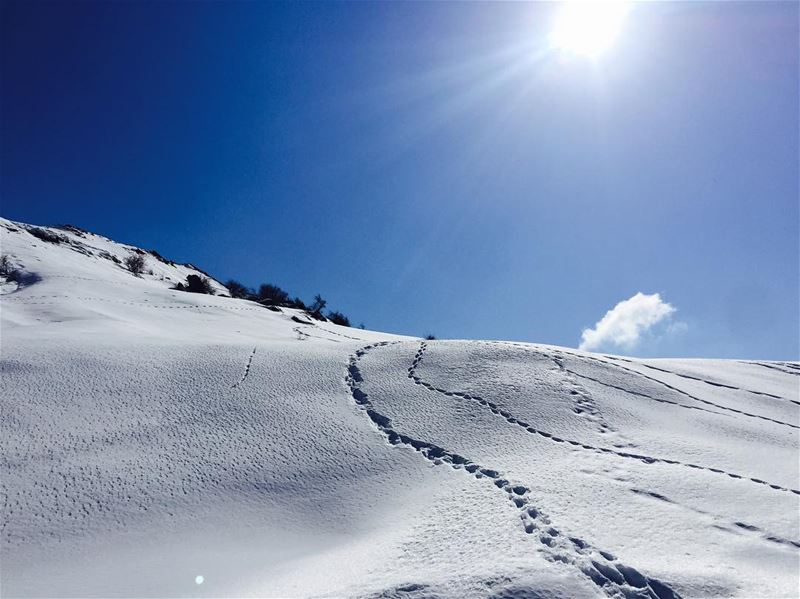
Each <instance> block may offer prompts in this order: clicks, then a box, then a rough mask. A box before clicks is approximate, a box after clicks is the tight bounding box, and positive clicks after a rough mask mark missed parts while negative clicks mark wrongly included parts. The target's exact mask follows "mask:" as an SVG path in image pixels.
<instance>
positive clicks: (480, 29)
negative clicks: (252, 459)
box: [0, 2, 800, 359]
mask: <svg viewBox="0 0 800 599" xmlns="http://www.w3.org/2000/svg"><path fill="white" fill-rule="evenodd" d="M558 9H559V6H558V5H557V4H551V3H539V4H525V3H509V4H497V3H492V4H488V3H469V4H465V3H345V2H343V3H325V4H318V3H311V2H305V3H291V4H288V3H287V4H278V3H179V2H172V3H144V2H142V3H102V4H93V3H55V4H40V3H31V2H26V3H12V2H4V3H3V4H2V12H3V15H2V24H0V27H2V36H1V37H2V41H1V42H0V43H1V44H2V114H1V115H0V136H1V137H2V148H1V149H0V151H1V152H2V154H1V158H2V173H1V176H2V179H0V185H1V190H2V209H1V212H2V215H3V216H5V217H7V218H12V219H16V220H22V221H26V222H33V223H37V224H49V223H66V222H68V223H74V224H78V225H80V226H83V227H85V228H87V229H90V230H92V231H96V232H99V233H102V234H105V235H108V236H110V237H112V238H115V239H118V240H121V241H126V242H129V243H133V244H136V245H140V246H144V247H148V248H151V247H152V248H156V249H158V250H159V251H160V252H161V253H162V254H164V255H166V256H169V257H171V258H173V259H178V260H182V261H183V260H185V261H191V262H193V263H196V264H199V265H201V266H202V267H204V268H206V270H208V271H209V272H211V273H212V274H213V275H215V276H216V277H218V278H221V279H226V278H229V277H235V278H237V279H239V280H241V281H242V282H244V283H246V284H250V285H256V284H258V283H260V282H264V281H268V282H273V283H276V284H279V285H281V286H283V287H285V288H286V289H287V290H289V291H290V292H291V293H293V294H297V295H300V296H302V297H304V298H307V299H310V298H311V297H312V296H313V295H314V294H315V293H322V294H323V295H324V296H325V297H326V298H327V299H328V302H329V305H330V306H331V307H333V308H335V309H339V310H341V311H343V312H345V313H346V314H348V315H349V316H350V317H351V318H352V319H353V320H354V321H355V322H356V323H358V322H363V323H365V324H366V325H367V326H368V327H369V328H375V329H380V330H387V331H396V332H402V333H410V334H425V333H428V332H431V333H434V334H436V335H437V336H439V337H456V338H494V339H521V340H528V341H536V342H543V343H552V344H559V345H566V346H571V347H576V346H578V345H579V344H580V343H581V335H582V332H583V331H584V329H586V328H590V327H594V326H595V323H597V322H598V321H600V320H601V318H603V316H604V315H605V314H606V312H607V311H609V310H611V309H612V308H613V307H614V306H616V305H617V304H618V303H619V302H622V301H623V300H628V299H629V298H633V297H636V294H637V293H639V292H641V293H642V294H644V295H646V296H650V295H652V294H655V293H658V294H660V295H659V301H660V303H659V305H660V306H664V305H666V304H669V306H670V307H671V308H672V310H671V311H670V310H667V311H666V312H668V314H667V315H666V316H664V318H663V319H661V320H660V321H659V322H658V324H657V325H656V326H654V327H653V328H652V329H651V330H650V331H649V332H646V333H644V334H642V335H641V336H640V338H639V340H638V341H639V342H638V344H637V343H634V344H633V345H629V346H627V347H611V346H608V347H598V349H609V350H615V351H619V352H621V353H630V354H634V355H644V356H652V355H665V356H705V357H748V358H774V359H798V357H799V354H800V348H799V347H798V334H799V333H798V331H799V330H800V322H799V320H798V306H799V305H800V297H799V291H798V286H799V285H800V283H799V281H798V277H799V276H800V275H799V274H798V273H799V272H800V265H799V264H798V260H799V258H798V253H799V249H800V248H799V247H798V222H800V215H799V214H798V157H799V155H798V125H799V124H798V71H799V70H800V68H799V67H800V65H799V64H798V52H797V43H798V4H797V3H794V2H782V3H769V2H753V3H748V2H726V3H701V2H685V3H668V2H661V3H648V4H639V5H636V6H634V8H633V10H632V11H631V12H630V13H629V15H628V18H627V20H626V21H625V23H624V27H623V30H622V32H621V35H620V36H619V38H618V39H617V40H616V43H615V44H614V46H613V47H612V48H611V49H610V50H609V51H608V52H606V53H605V54H604V55H603V56H602V57H600V58H599V59H597V60H590V59H587V58H585V57H580V56H574V55H571V54H565V53H563V52H560V51H558V50H554V49H553V48H552V47H551V46H550V44H549V41H548V39H549V38H548V36H549V34H550V31H551V30H552V28H553V23H554V19H555V18H556V14H557V11H558ZM651 305H652V304H651ZM625 306H630V304H625ZM663 313H664V310H662V312H661V314H663ZM615 314H616V313H615ZM608 322H609V321H606V323H608ZM645 328H646V327H645ZM643 330H644V329H643ZM607 339H610V340H611V341H613V336H611V337H607Z"/></svg>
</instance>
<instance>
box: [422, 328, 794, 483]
mask: <svg viewBox="0 0 800 599" xmlns="http://www.w3.org/2000/svg"><path fill="white" fill-rule="evenodd" d="M426 349H427V343H426V342H425V341H422V342H421V343H420V348H419V350H418V351H417V353H416V354H415V356H414V360H413V361H412V363H411V366H410V367H409V369H408V378H410V379H411V380H412V381H413V382H414V383H415V384H417V385H421V386H422V387H425V388H426V389H428V390H429V391H434V392H436V393H441V394H443V395H446V396H448V397H454V398H457V399H460V400H469V401H473V402H476V403H478V404H480V405H481V406H483V407H484V408H486V409H488V410H490V411H491V412H492V413H493V414H495V415H497V416H500V417H501V418H504V419H505V420H506V421H507V422H508V423H509V424H513V425H516V426H519V427H520V428H522V429H523V430H525V431H527V432H528V433H530V434H535V435H539V436H540V437H544V438H545V439H549V440H550V441H553V442H555V443H562V444H568V445H571V446H573V447H576V448H578V449H583V450H586V451H592V452H594V453H604V454H607V455H614V456H617V457H621V458H626V459H632V460H638V461H640V462H642V463H644V464H670V465H674V466H683V467H686V468H692V469H695V470H705V471H707V472H713V473H715V474H722V475H725V476H728V477H730V478H733V479H737V480H743V481H748V482H753V483H756V484H759V485H763V486H766V487H769V488H770V489H774V490H776V491H783V492H787V493H788V492H791V493H794V494H795V495H800V490H798V489H789V488H787V487H783V486H781V485H777V484H774V483H770V482H767V481H765V480H762V479H760V478H754V477H749V476H744V475H741V474H736V473H733V472H727V471H725V470H722V469H721V468H712V467H710V466H700V465H698V464H692V463H687V462H681V461H679V460H672V459H668V458H657V457H653V456H648V455H643V454H638V453H631V452H626V451H620V450H618V449H610V448H608V447H596V446H594V445H590V444H588V443H584V442H582V441H574V440H571V439H563V438H561V437H558V436H556V435H554V434H552V433H549V432H547V431H543V430H539V429H537V428H535V427H533V426H531V425H530V424H528V423H527V422H524V421H522V420H519V419H517V418H515V417H514V416H513V415H512V414H511V413H510V412H508V411H507V410H504V409H503V408H501V407H500V406H498V405H497V404H495V403H493V402H491V401H489V400H487V399H485V398H483V397H481V396H479V395H473V394H470V393H463V392H461V391H450V390H448V389H442V388H441V387H437V386H435V385H432V384H431V383H428V382H426V381H424V380H422V378H420V377H419V376H418V375H417V373H416V369H417V368H418V367H419V365H420V364H421V363H422V357H423V355H424V353H425V350H426Z"/></svg>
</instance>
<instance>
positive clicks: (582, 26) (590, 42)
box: [550, 0, 629, 58]
mask: <svg viewBox="0 0 800 599" xmlns="http://www.w3.org/2000/svg"><path fill="white" fill-rule="evenodd" d="M628 9H629V3H628V2H624V1H621V0H618V1H611V2H603V1H600V2H590V1H577V2H565V3H564V6H563V7H562V8H561V12H560V13H559V15H558V18H557V19H556V23H555V27H554V28H553V31H552V33H551V34H550V43H551V44H552V46H553V47H554V48H557V49H559V50H562V51H564V52H569V53H572V54H579V55H582V56H587V57H589V58H597V57H598V56H600V55H601V54H602V53H603V52H605V51H606V50H608V48H610V47H611V46H612V45H613V43H614V40H615V39H616V38H617V36H618V35H619V33H620V31H621V30H622V23H623V21H624V20H625V17H626V15H627V13H628Z"/></svg>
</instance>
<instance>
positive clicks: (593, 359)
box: [559, 350, 800, 429]
mask: <svg viewBox="0 0 800 599" xmlns="http://www.w3.org/2000/svg"><path fill="white" fill-rule="evenodd" d="M559 353H566V354H568V355H570V356H573V357H575V358H579V359H583V360H592V361H595V362H599V363H600V364H605V365H606V366H613V367H614V368H619V369H621V370H624V371H626V372H630V373H632V374H635V375H637V376H639V377H642V378H645V379H647V380H649V381H653V382H654V383H656V384H658V385H661V386H663V387H666V388H667V389H670V390H671V391H674V392H676V393H679V394H681V395H684V396H685V397H688V398H689V399H692V400H694V401H698V402H700V403H703V404H706V405H709V406H714V407H715V408H717V409H720V410H725V411H727V412H732V413H734V414H740V415H742V416H747V417H749V418H758V419H759V420H765V421H767V422H772V423H773V424H779V425H781V426H788V427H791V428H794V429H800V426H798V425H796V424H792V423H791V422H784V421H783V420H776V419H775V418H770V417H769V416H762V415H760V414H752V413H750V412H745V411H743V410H738V409H736V408H730V407H728V406H723V405H721V404H718V403H714V402H713V401H709V400H707V399H700V398H699V397H695V396H694V395H692V394H691V393H688V392H687V391H684V390H683V389H678V388H677V387H674V386H672V385H670V384H669V383H665V382H664V381H662V380H659V379H657V378H655V377H652V376H648V375H646V374H644V373H641V372H639V371H638V370H634V369H633V368H628V367H626V366H622V365H621V364H615V363H613V362H608V361H606V360H601V359H599V358H593V357H591V356H581V355H578V354H573V353H571V352H564V351H563V350H562V351H561V352H559ZM575 374H577V373H575ZM578 376H583V377H584V378H589V377H586V376H585V375H578ZM592 380H595V381H596V379H592ZM596 382H601V381H596ZM607 386H612V387H613V385H611V384H607ZM616 388H617V389H620V390H622V391H627V392H628V393H634V392H632V391H628V390H627V389H624V388H622V387H616ZM634 395H642V394H640V393H634ZM643 397H648V398H649V399H655V398H654V397H650V396H647V395H643ZM656 401H667V400H656ZM667 403H675V402H668V401H667ZM676 405H683V404H677V403H676ZM707 411H708V410H707ZM711 413H718V412H713V411H712V412H711Z"/></svg>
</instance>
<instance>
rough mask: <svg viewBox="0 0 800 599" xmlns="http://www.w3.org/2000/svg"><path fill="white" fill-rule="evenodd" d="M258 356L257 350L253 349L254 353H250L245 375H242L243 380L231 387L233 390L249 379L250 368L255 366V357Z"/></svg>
mask: <svg viewBox="0 0 800 599" xmlns="http://www.w3.org/2000/svg"><path fill="white" fill-rule="evenodd" d="M255 355H256V348H255V347H254V348H253V351H252V352H251V353H250V357H249V358H247V365H246V366H245V367H244V373H243V374H242V378H240V379H239V380H238V381H236V382H235V383H234V384H233V385H231V389H236V387H238V386H239V385H241V384H242V383H243V382H244V380H245V379H246V378H247V375H248V374H250V366H252V364H253V357H255Z"/></svg>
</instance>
